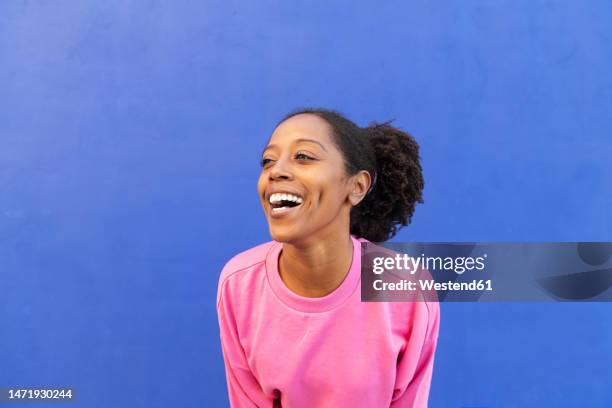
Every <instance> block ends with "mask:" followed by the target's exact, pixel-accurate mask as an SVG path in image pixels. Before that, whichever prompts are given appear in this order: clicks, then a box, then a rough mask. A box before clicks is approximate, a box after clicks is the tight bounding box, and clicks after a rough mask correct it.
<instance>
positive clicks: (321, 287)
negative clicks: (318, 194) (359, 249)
mask: <svg viewBox="0 0 612 408" xmlns="http://www.w3.org/2000/svg"><path fill="white" fill-rule="evenodd" d="M352 261H353V242H352V240H351V237H350V234H349V233H348V231H341V232H340V231H337V232H334V233H331V234H327V235H325V236H323V237H321V236H318V237H317V238H316V239H312V240H310V241H309V242H302V243H299V244H297V243H284V244H283V250H282V252H281V255H280V259H279V262H278V267H279V273H280V276H281V279H282V280H283V282H284V283H285V285H287V287H288V288H289V289H290V290H291V291H292V292H294V293H296V294H297V295H300V296H304V297H323V296H326V295H328V294H330V293H331V292H333V291H334V290H335V289H337V288H338V287H339V286H340V284H341V283H342V281H343V280H344V278H345V277H346V275H347V274H348V272H349V268H350V266H351V263H352Z"/></svg>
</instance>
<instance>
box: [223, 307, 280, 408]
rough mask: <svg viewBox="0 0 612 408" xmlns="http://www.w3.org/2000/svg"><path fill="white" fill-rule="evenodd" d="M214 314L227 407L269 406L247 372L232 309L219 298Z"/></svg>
mask: <svg viewBox="0 0 612 408" xmlns="http://www.w3.org/2000/svg"><path fill="white" fill-rule="evenodd" d="M217 313H218V318H219V328H220V335H221V347H222V350H223V361H224V364H225V376H226V379H227V391H228V394H229V401H230V406H231V407H232V408H247V407H248V408H251V407H262V408H263V407H272V405H273V399H271V398H270V397H268V396H267V395H266V394H265V393H264V392H263V390H262V389H261V386H260V385H259V383H258V381H257V379H256V378H255V376H254V375H253V373H252V372H251V370H250V369H249V366H248V364H247V358H246V356H245V353H244V349H243V348H242V346H241V344H240V340H239V338H238V331H237V326H236V321H235V319H234V316H233V313H232V308H231V306H230V305H229V304H227V303H226V302H225V301H224V299H223V297H222V296H220V297H219V301H218V304H217Z"/></svg>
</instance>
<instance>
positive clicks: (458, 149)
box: [0, 0, 612, 408]
mask: <svg viewBox="0 0 612 408" xmlns="http://www.w3.org/2000/svg"><path fill="white" fill-rule="evenodd" d="M313 3H314V2H308V1H304V2H297V1H293V2H286V1H258V2H247V1H243V2H230V1H206V2H202V1H184V0H182V1H177V0H174V1H154V0H150V1H141V2H135V1H104V2H94V1H90V2H84V1H54V2H43V1H10V0H9V1H3V2H1V3H0V289H1V292H0V322H1V323H2V328H1V329H0V386H42V385H45V386H49V385H56V386H66V385H72V386H74V387H76V389H77V395H78V399H79V403H78V404H76V405H71V406H79V407H88V408H89V407H101V408H106V407H111V406H112V407H117V408H119V407H129V408H132V407H171V406H176V407H179V406H180V407H183V408H189V407H201V406H211V407H217V406H219V407H222V406H226V405H227V397H226V388H225V377H224V368H223V361H222V358H221V350H220V344H219V338H218V326H217V321H216V312H215V302H214V299H215V295H216V285H217V279H218V275H219V273H220V270H221V267H222V265H223V264H224V262H225V261H226V260H227V259H228V258H229V257H231V256H232V255H233V254H235V253H237V252H239V251H241V250H244V249H246V248H248V247H250V246H253V245H255V244H257V243H260V242H263V241H266V240H268V239H269V236H268V232H267V226H266V223H265V219H264V216H263V213H262V211H261V209H260V208H259V202H258V199H257V197H256V190H255V183H256V179H257V175H258V171H259V168H258V159H259V156H258V155H259V152H260V149H261V148H262V147H263V144H264V143H265V142H266V140H267V137H268V136H269V134H270V132H271V131H272V127H273V125H274V123H275V122H276V121H277V120H278V119H279V118H280V117H281V116H282V115H283V114H285V113H286V112H288V111H289V110H291V109H293V108H294V107H297V106H300V105H322V106H327V107H332V108H336V109H339V110H341V111H343V112H344V113H346V114H347V115H348V116H349V117H351V118H353V119H354V120H355V121H357V122H358V123H360V124H367V123H368V122H370V121H371V120H386V119H392V118H395V119H396V121H395V123H396V124H397V125H399V126H401V127H403V128H404V129H406V130H408V131H410V132H411V133H413V134H414V135H415V137H416V138H417V140H418V141H419V142H420V144H421V148H422V156H423V165H424V170H425V175H426V191H425V204H424V205H421V206H420V207H418V209H417V212H416V215H415V219H414V223H413V225H411V226H410V227H409V228H406V229H404V230H403V231H402V232H401V233H400V234H399V235H398V237H397V238H396V239H395V240H396V241H409V240H415V241H436V240H437V241H454V240H456V241H462V240H464V241H579V240H589V241H597V240H607V241H612V235H611V231H612V219H611V217H610V210H611V208H612V183H611V180H612V160H610V156H611V154H612V136H611V135H612V116H611V114H610V112H612V75H611V74H610V73H611V72H612V25H610V21H612V5H611V3H610V2H608V1H605V0H602V1H571V2H570V1H534V0H524V1H465V0H455V1H448V2H442V3H440V2H435V1H426V0H419V1H411V2H382V4H381V2H378V3H377V4H376V5H375V4H374V2H365V1H357V2H355V1H352V2H349V1H345V2H338V3H335V4H333V5H332V4H330V2H317V4H313ZM610 312H612V306H611V305H610V304H537V303H533V304H513V303H506V304H443V305H442V313H443V314H442V326H441V333H440V341H439V348H438V354H437V363H436V370H435V374H434V380H433V385H432V393H431V396H430V402H431V406H432V407H460V406H490V407H493V406H495V407H502V406H503V407H515V406H516V407H526V406H550V407H576V406H592V407H603V406H612V391H611V390H610V384H612V368H611V367H612V323H611V322H610ZM32 406H34V405H32Z"/></svg>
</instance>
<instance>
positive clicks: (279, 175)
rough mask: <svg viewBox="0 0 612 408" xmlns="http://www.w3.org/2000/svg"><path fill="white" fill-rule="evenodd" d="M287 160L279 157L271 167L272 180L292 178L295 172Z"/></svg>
mask: <svg viewBox="0 0 612 408" xmlns="http://www.w3.org/2000/svg"><path fill="white" fill-rule="evenodd" d="M289 167H290V166H289V164H288V163H287V162H286V160H283V159H279V160H278V161H276V163H274V165H273V166H272V168H271V169H270V173H269V174H270V180H291V179H292V178H293V174H292V173H291V170H290V168H289Z"/></svg>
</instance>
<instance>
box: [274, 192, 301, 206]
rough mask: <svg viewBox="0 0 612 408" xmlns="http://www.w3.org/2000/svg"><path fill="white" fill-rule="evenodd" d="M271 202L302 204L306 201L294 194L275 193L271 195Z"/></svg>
mask: <svg viewBox="0 0 612 408" xmlns="http://www.w3.org/2000/svg"><path fill="white" fill-rule="evenodd" d="M269 201H270V203H271V204H274V203H278V202H280V201H293V202H294V203H298V204H302V202H303V201H304V200H303V199H302V197H298V196H296V195H293V194H281V193H274V194H272V195H270V199H269Z"/></svg>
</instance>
